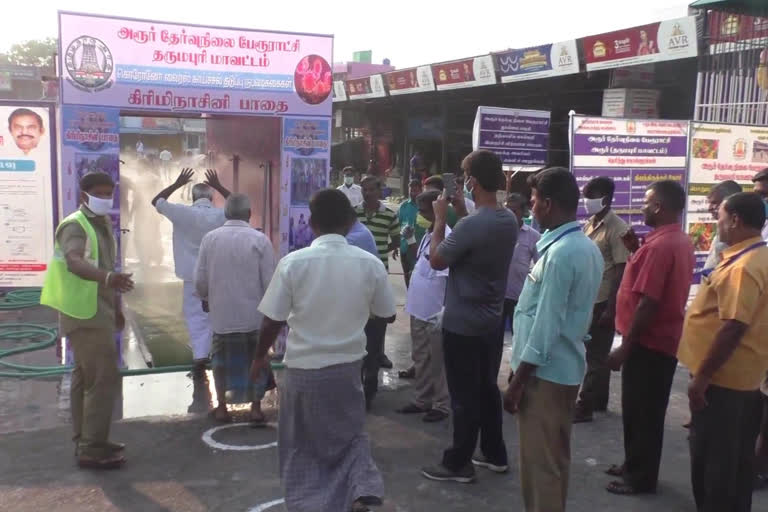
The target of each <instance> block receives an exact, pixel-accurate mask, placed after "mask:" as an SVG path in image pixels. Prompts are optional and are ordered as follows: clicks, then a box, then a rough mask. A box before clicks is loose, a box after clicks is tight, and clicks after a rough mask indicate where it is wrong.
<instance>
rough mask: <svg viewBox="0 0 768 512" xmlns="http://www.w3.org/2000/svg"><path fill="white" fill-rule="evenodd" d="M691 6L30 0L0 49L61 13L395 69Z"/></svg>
mask: <svg viewBox="0 0 768 512" xmlns="http://www.w3.org/2000/svg"><path fill="white" fill-rule="evenodd" d="M691 1H692V0H687V1H680V0H639V1H638V0H613V1H606V0H535V1H524V0H469V1H461V0H450V1H446V0H443V1H439V2H438V1H435V0H387V1H380V2H369V1H360V0H355V1H352V0H331V1H320V0H281V1H270V0H257V1H254V0H219V1H217V2H209V1H202V0H186V1H162V0H130V1H126V2H110V1H107V0H56V1H54V0H36V1H31V2H29V3H25V2H10V3H9V5H7V6H4V7H3V12H2V14H1V15H0V50H6V49H7V48H8V47H9V46H10V45H11V44H13V43H15V42H20V41H24V40H27V39H39V38H44V37H49V36H50V37H55V36H56V35H57V31H58V29H57V16H56V12H57V10H58V9H61V10H69V11H79V12H88V13H98V14H107V15H114V16H127V17H132V18H146V19H156V20H162V21H176V22H181V23H194V24H202V25H219V26H227V27H237V28H252V29H266V30H282V31H297V32H314V33H320V34H334V35H335V36H336V38H335V42H334V46H335V51H334V61H336V62H340V61H347V60H352V52H354V51H356V50H373V59H374V62H381V60H382V59H384V58H389V59H390V60H391V61H392V64H393V65H394V66H396V67H398V68H403V67H408V66H415V65H419V64H429V63H432V62H439V61H444V60H450V59H457V58H461V57H470V56H474V55H480V54H483V53H488V52H490V51H497V50H503V49H507V48H521V47H525V46H532V45H537V44H543V43H549V42H556V41H561V40H565V39H573V38H577V37H583V36H587V35H591V34H597V33H600V32H607V31H611V30H616V29H621V28H628V27H633V26H636V25H642V24H645V23H650V22H653V21H660V20H664V19H672V18H678V17H682V16H685V15H686V14H687V5H688V4H689V3H690V2H691Z"/></svg>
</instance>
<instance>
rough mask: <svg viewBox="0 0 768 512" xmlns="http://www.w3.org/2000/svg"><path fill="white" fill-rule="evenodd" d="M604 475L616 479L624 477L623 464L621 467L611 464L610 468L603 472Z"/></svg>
mask: <svg viewBox="0 0 768 512" xmlns="http://www.w3.org/2000/svg"><path fill="white" fill-rule="evenodd" d="M605 474H606V475H610V476H617V477H622V476H624V464H622V465H621V466H617V465H616V464H611V467H609V468H608V469H606V470H605Z"/></svg>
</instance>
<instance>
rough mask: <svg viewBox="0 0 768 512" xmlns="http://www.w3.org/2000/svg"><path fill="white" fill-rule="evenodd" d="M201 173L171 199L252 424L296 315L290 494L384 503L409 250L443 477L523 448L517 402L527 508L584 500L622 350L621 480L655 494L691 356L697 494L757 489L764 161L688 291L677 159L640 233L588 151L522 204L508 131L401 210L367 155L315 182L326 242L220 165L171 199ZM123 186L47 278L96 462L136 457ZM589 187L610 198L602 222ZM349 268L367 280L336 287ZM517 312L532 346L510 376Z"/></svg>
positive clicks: (767, 263) (93, 209) (76, 408)
mask: <svg viewBox="0 0 768 512" xmlns="http://www.w3.org/2000/svg"><path fill="white" fill-rule="evenodd" d="M192 177H193V172H192V171H190V170H188V169H185V170H184V171H182V173H181V175H180V176H179V178H178V179H177V180H176V181H175V182H174V183H173V184H172V185H170V186H169V187H168V188H166V189H164V190H163V191H161V192H160V193H159V194H158V195H157V197H156V198H155V199H154V200H153V201H152V203H153V205H154V206H155V208H156V209H157V211H158V213H160V214H162V215H164V216H165V217H167V218H168V219H169V220H170V221H171V222H172V223H173V226H174V232H173V242H174V257H175V263H176V273H177V275H178V277H179V278H180V279H181V280H183V281H184V288H183V289H184V292H183V293H184V314H185V318H186V320H187V325H188V328H189V332H190V340H191V344H192V348H193V352H194V357H195V361H196V370H195V375H196V377H197V378H202V373H203V371H204V369H205V367H206V365H208V364H209V360H208V359H209V357H210V365H211V367H212V369H213V375H214V380H215V385H216V391H217V397H218V407H217V408H216V409H215V410H214V411H213V412H212V415H213V416H214V418H215V419H216V420H218V421H222V422H227V421H231V417H230V414H229V411H228V408H227V406H228V404H231V403H243V402H245V403H251V422H252V425H253V426H255V427H256V426H262V425H264V424H265V417H264V414H263V412H262V411H261V407H260V402H261V399H262V398H263V396H264V393H265V392H266V390H268V389H270V388H271V387H273V386H274V385H275V381H274V377H273V375H272V373H271V370H270V356H269V353H270V349H271V348H272V346H273V345H274V343H275V341H276V339H277V338H278V336H279V335H280V333H281V332H282V331H283V330H284V329H285V328H286V327H287V328H288V335H287V340H286V352H285V356H284V363H285V367H286V369H285V371H284V375H283V379H282V380H281V386H280V396H281V400H280V410H279V427H278V438H279V442H278V447H279V448H278V450H279V459H280V474H281V479H282V483H283V487H284V491H285V500H286V508H287V509H288V510H290V511H311V512H318V511H328V512H339V511H346V510H353V511H356V512H359V511H363V510H368V507H369V506H370V505H376V504H380V503H381V500H382V497H383V495H384V487H383V479H382V476H381V473H380V471H379V469H378V468H377V466H376V464H375V462H374V460H373V458H372V456H371V450H370V446H369V440H368V437H367V435H366V433H365V428H364V427H365V411H366V410H367V409H370V408H371V407H372V406H373V403H374V399H375V396H376V392H377V386H378V381H379V369H380V368H381V367H391V365H392V363H391V361H389V360H388V359H387V358H386V355H385V354H384V342H385V337H386V329H387V326H388V324H390V323H392V322H394V320H395V315H396V309H395V302H394V298H393V294H392V290H391V287H390V285H389V282H388V265H389V260H390V257H393V258H397V257H398V256H399V257H400V258H401V259H402V260H403V268H404V271H405V276H406V277H405V279H406V285H407V287H408V291H407V297H406V305H405V312H406V313H407V314H408V315H409V318H410V330H411V339H412V342H413V346H412V358H413V367H412V368H408V369H407V370H404V371H403V372H401V376H402V377H404V378H413V379H414V386H413V394H412V396H411V397H410V398H409V401H408V402H407V403H406V404H404V405H403V406H402V407H401V408H400V409H399V410H398V412H400V413H402V414H423V419H424V421H427V422H435V421H443V420H447V419H449V418H450V420H451V422H452V427H453V428H452V440H451V444H450V446H449V447H448V448H447V449H446V450H445V451H444V453H443V454H442V457H441V459H440V460H439V461H437V463H436V464H434V465H430V466H427V467H425V468H423V470H422V475H423V476H424V477H426V478H428V479H431V480H436V481H453V482H460V483H469V482H473V481H475V480H476V478H477V473H476V469H475V468H476V467H478V468H484V469H487V470H489V471H492V472H497V473H503V472H506V471H508V469H509V457H508V452H507V447H506V444H505V440H504V435H503V431H502V416H503V411H504V410H506V411H507V412H508V413H510V414H513V415H516V416H517V419H518V425H519V429H518V432H519V437H520V439H519V446H520V452H519V458H518V461H519V465H520V480H521V487H522V493H523V498H524V502H525V508H526V510H527V511H532V512H545V511H546V512H557V511H562V510H565V507H566V500H567V493H568V483H569V468H570V452H571V449H570V439H571V430H572V425H573V424H574V423H579V422H587V421H593V420H594V419H595V418H596V416H595V412H600V411H604V410H605V409H606V408H607V406H608V396H609V392H608V391H609V390H608V388H609V381H610V371H611V370H614V371H619V370H620V371H621V383H622V389H621V408H622V417H623V423H624V432H623V434H624V436H623V437H624V457H623V461H621V462H620V463H618V464H616V465H614V466H611V467H610V468H608V469H607V471H606V472H607V473H608V474H609V475H611V476H612V477H614V478H615V480H613V481H610V482H609V483H607V486H606V490H607V491H608V492H611V493H613V494H617V495H632V494H641V493H653V492H655V491H656V487H657V483H658V479H659V467H660V460H661V452H662V444H663V435H664V422H665V416H666V410H667V405H668V402H669V396H670V391H671V386H672V380H673V377H674V374H675V370H676V367H677V363H678V359H679V360H680V362H682V363H683V364H684V365H685V367H686V368H687V369H688V371H689V372H690V376H691V378H690V384H689V388H688V396H689V401H690V409H691V421H690V425H689V428H690V455H691V480H692V486H693V495H694V499H695V502H696V506H697V509H698V510H699V511H700V512H728V511H733V512H737V511H738V512H742V511H748V510H751V496H752V491H753V487H754V485H755V483H756V482H759V481H760V479H763V480H764V479H765V474H764V473H762V472H764V471H765V470H766V469H768V467H766V466H765V465H764V464H765V463H766V460H765V459H768V389H766V388H767V387H768V385H767V384H768V383H767V382H766V372H768V343H766V339H765V330H766V327H768V247H766V242H765V238H766V237H767V236H768V232H767V231H768V224H767V223H766V212H767V211H768V169H766V170H765V171H762V172H760V173H758V174H757V175H756V176H755V177H754V184H755V191H754V192H742V191H741V188H740V186H739V185H737V184H736V183H733V182H725V183H722V184H719V185H717V186H716V187H714V188H713V189H712V192H711V194H710V196H709V209H710V212H711V213H712V215H713V217H714V219H715V220H716V221H717V237H716V239H715V240H714V241H713V243H712V247H711V251H710V257H709V259H708V260H707V264H706V265H705V267H704V270H703V271H702V272H701V275H700V276H699V277H700V281H701V284H700V285H699V288H698V292H697V294H696V296H695V299H694V300H693V302H692V303H691V304H690V306H688V307H687V302H688V298H689V290H690V287H691V283H692V281H693V279H694V269H695V260H694V251H693V246H692V244H691V242H690V240H689V237H688V236H687V235H686V234H685V233H684V232H683V230H682V224H681V220H682V215H683V212H684V209H685V204H686V195H685V191H684V189H683V188H682V186H681V185H680V183H677V182H674V181H661V182H656V183H653V184H652V185H651V186H649V187H648V189H647V191H646V194H645V198H644V203H643V207H642V215H643V218H644V221H645V225H646V226H647V227H648V228H650V232H649V233H647V235H645V236H644V237H640V236H638V235H636V234H635V231H634V230H633V229H631V228H630V227H629V226H627V224H626V223H625V222H624V221H622V220H621V219H620V218H619V216H618V215H617V214H616V213H615V212H613V211H612V208H611V206H612V203H613V194H614V184H613V182H612V181H611V180H610V179H608V178H596V179H593V180H592V181H590V182H589V183H588V184H587V185H586V186H585V187H584V189H583V191H582V190H579V187H578V185H577V182H576V180H575V178H574V176H573V175H572V174H571V173H570V172H568V170H566V169H563V168H550V169H547V170H544V171H541V172H539V173H537V174H535V175H533V176H531V178H530V179H529V180H528V185H529V187H530V190H531V198H530V200H529V198H528V196H526V195H521V194H512V195H510V196H509V197H508V198H507V201H506V204H505V205H503V206H502V205H499V204H498V203H497V192H498V191H499V190H501V189H503V188H504V175H503V172H502V167H501V162H500V160H499V158H498V157H497V156H496V155H494V154H493V153H491V152H487V151H476V152H473V153H471V154H470V155H469V156H468V157H467V158H466V159H465V160H464V161H463V163H462V175H461V176H460V177H459V178H458V179H457V181H456V183H455V184H450V185H456V187H455V189H454V187H453V186H450V187H448V186H446V185H447V184H446V183H445V182H444V181H443V179H442V178H441V177H438V176H432V177H430V178H428V179H426V180H424V181H423V182H422V181H418V180H414V181H412V182H411V183H410V187H409V198H408V200H407V201H406V202H405V203H404V204H403V205H401V207H400V211H399V212H395V211H393V210H392V209H390V208H388V207H387V206H386V205H385V204H384V203H383V202H382V201H381V183H380V182H379V181H378V179H377V178H375V177H366V178H364V179H363V180H362V182H361V184H360V185H356V184H355V183H354V177H353V175H352V174H351V173H349V172H345V183H344V185H342V186H341V187H340V189H338V190H337V189H326V190H321V191H319V192H317V193H315V194H314V195H313V197H312V199H311V200H310V203H309V209H310V217H309V224H310V227H311V229H312V232H313V233H314V235H315V239H314V241H313V242H312V244H311V245H310V246H309V247H307V248H304V249H301V250H297V251H294V252H291V253H290V254H288V255H286V256H284V257H283V258H282V259H280V260H279V261H277V257H276V255H275V252H274V249H273V246H272V243H271V242H270V240H269V239H268V238H267V237H266V236H265V235H264V234H263V233H261V232H260V231H259V230H257V229H254V228H253V227H251V225H250V224H249V219H250V218H251V204H250V201H249V199H248V198H247V197H246V196H243V195H240V194H230V193H229V191H228V190H227V189H226V188H225V187H224V186H222V185H221V183H220V182H219V180H218V177H217V175H216V173H215V171H208V172H207V173H206V181H205V183H201V184H197V185H195V186H194V187H193V188H192V195H193V204H192V205H182V204H176V203H171V202H170V201H169V199H170V196H171V195H172V194H173V193H174V192H175V191H176V190H178V189H180V188H182V187H183V186H184V185H186V184H187V183H189V182H190V181H191V180H192ZM114 186H115V184H114V183H113V182H112V179H111V178H110V177H109V175H107V174H103V173H90V174H87V175H86V176H84V177H83V178H82V180H81V182H80V188H81V191H82V192H81V198H80V199H81V207H80V209H79V210H78V211H77V212H75V213H74V214H73V215H71V216H70V217H68V218H67V219H65V220H64V221H63V222H62V224H61V225H60V226H59V228H58V230H57V234H56V253H55V257H54V260H53V262H52V263H51V266H50V270H49V272H48V275H47V277H46V284H45V287H44V290H43V297H42V303H44V304H47V305H50V306H52V307H54V308H55V309H57V310H59V311H60V312H61V328H62V333H63V334H64V335H66V336H67V337H68V339H69V340H70V342H71V344H72V347H73V349H74V356H75V370H74V373H73V384H72V415H73V427H74V431H75V438H74V439H75V443H76V456H77V461H78V464H79V465H80V466H82V467H89V468H114V467H120V466H121V465H122V464H124V462H125V458H124V446H123V445H121V444H120V443H114V442H111V441H110V439H109V431H110V422H111V410H112V402H113V400H114V398H115V393H116V392H117V389H118V379H119V376H118V371H117V367H116V361H117V357H116V354H115V347H114V343H113V342H112V339H113V333H114V331H115V329H122V328H123V326H124V323H125V320H124V317H123V315H122V312H121V310H120V301H119V300H118V294H119V293H127V292H130V291H131V289H132V288H133V281H132V279H131V276H130V275H127V274H124V273H120V272H116V271H115V270H114V268H115V258H116V255H115V254H114V241H113V239H112V232H111V226H110V223H109V220H108V217H107V214H108V211H109V208H110V207H111V204H112V194H113V192H114ZM355 187H359V188H355ZM449 189H450V190H456V192H454V193H452V194H448V193H447V190H449ZM215 191H217V192H218V193H220V194H221V195H222V196H223V197H224V198H226V206H225V208H224V209H223V210H221V209H218V208H215V207H214V206H213V204H212V199H213V194H214V192H215ZM358 193H359V195H360V197H359V201H357V199H354V201H353V198H356V197H357V194H358ZM354 202H358V204H354ZM580 204H583V205H584V207H585V209H586V211H587V213H588V215H589V219H588V220H587V222H586V223H585V224H584V225H583V226H582V224H581V223H580V222H579V221H578V218H577V213H578V209H579V205H580ZM529 209H530V212H531V213H532V216H533V221H534V222H531V219H529ZM534 223H535V226H536V227H537V228H539V230H540V231H541V232H539V230H537V229H534ZM340 283H348V284H350V285H349V286H344V289H343V293H333V291H334V290H336V289H338V287H339V286H340ZM352 284H354V285H352ZM507 326H508V328H509V329H510V330H511V331H512V333H513V345H512V356H511V361H510V369H511V371H510V374H509V385H508V387H507V389H506V390H505V392H504V393H503V395H502V393H501V392H500V389H499V386H498V384H497V378H498V375H499V373H500V369H501V367H502V350H503V344H504V335H505V330H506V328H507ZM616 332H618V333H619V334H620V335H621V343H620V344H619V345H618V346H616V347H615V348H614V347H613V344H614V343H613V341H614V335H615V333H616ZM505 368H506V366H505ZM761 384H763V385H764V387H763V392H764V393H766V395H761V393H760V391H759V388H760V386H761ZM761 422H762V424H761ZM758 438H759V440H758ZM478 443H479V449H478ZM756 445H757V446H756ZM761 457H762V458H763V459H762V460H761ZM761 464H763V466H761Z"/></svg>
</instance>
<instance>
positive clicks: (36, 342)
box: [0, 289, 284, 379]
mask: <svg viewBox="0 0 768 512" xmlns="http://www.w3.org/2000/svg"><path fill="white" fill-rule="evenodd" d="M39 305H40V290H39V289H25V290H14V291H12V292H9V293H8V294H6V296H5V298H4V299H3V300H0V311H13V310H18V309H25V308H30V307H34V306H39ZM57 339H58V330H57V329H56V328H55V327H48V326H44V325H38V324H31V323H12V324H3V323H0V341H26V343H25V344H24V345H23V346H19V347H15V348H10V349H0V368H3V367H4V368H10V369H12V370H15V371H2V370H0V377H9V378H19V379H32V378H43V377H55V376H57V375H66V374H67V373H69V372H71V371H72V367H71V366H61V365H59V366H29V365H23V364H18V363H11V362H8V361H3V358H5V357H8V356H13V355H18V354H23V353H25V352H33V351H35V350H43V349H46V348H49V347H52V346H54V345H55V344H56V340H57ZM283 367H284V366H283V364H282V363H278V362H272V368H273V369H279V368H283ZM191 369H192V365H176V366H160V367H156V368H139V369H134V370H129V369H126V368H123V369H121V370H120V374H121V375H123V376H126V377H129V376H137V375H153V374H159V373H173V372H188V371H190V370H191Z"/></svg>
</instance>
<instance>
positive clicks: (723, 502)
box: [689, 385, 762, 512]
mask: <svg viewBox="0 0 768 512" xmlns="http://www.w3.org/2000/svg"><path fill="white" fill-rule="evenodd" d="M761 407H762V404H761V400H760V392H759V391H735V390H732V389H726V388H721V387H718V386H712V385H711V386H709V389H707V407H706V408H704V409H703V410H701V411H697V412H694V413H693V414H692V415H691V432H690V440H689V444H690V449H691V482H692V483H693V496H694V498H695V499H696V508H697V510H698V511H699V512H749V511H750V510H752V486H753V484H754V479H755V441H756V440H757V435H758V433H759V431H760V418H761V415H762V410H761Z"/></svg>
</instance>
